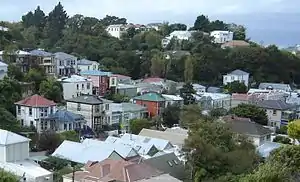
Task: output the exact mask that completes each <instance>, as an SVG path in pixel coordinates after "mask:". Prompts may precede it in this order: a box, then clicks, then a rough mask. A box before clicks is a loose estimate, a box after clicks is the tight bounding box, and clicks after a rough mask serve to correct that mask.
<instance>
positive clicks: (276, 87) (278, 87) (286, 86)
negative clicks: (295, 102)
mask: <svg viewBox="0 0 300 182" xmlns="http://www.w3.org/2000/svg"><path fill="white" fill-rule="evenodd" d="M258 88H259V89H269V90H283V91H291V86H290V85H289V84H284V83H260V84H259V86H258Z"/></svg>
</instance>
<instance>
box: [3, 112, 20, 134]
mask: <svg viewBox="0 0 300 182" xmlns="http://www.w3.org/2000/svg"><path fill="white" fill-rule="evenodd" d="M20 126H21V125H20V123H18V122H17V119H16V117H15V116H14V115H13V114H12V113H10V112H9V111H7V110H6V109H4V108H3V107H0V128H1V129H4V130H8V131H12V132H20V131H21V127H20Z"/></svg>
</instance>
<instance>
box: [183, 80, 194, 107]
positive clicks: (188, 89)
mask: <svg viewBox="0 0 300 182" xmlns="http://www.w3.org/2000/svg"><path fill="white" fill-rule="evenodd" d="M195 93H196V91H195V90H194V88H193V85H192V84H191V83H186V84H184V85H183V86H182V88H181V89H180V96H181V97H182V98H183V99H184V104H185V105H188V104H194V103H195V102H196V99H195V97H194V96H193V94H195Z"/></svg>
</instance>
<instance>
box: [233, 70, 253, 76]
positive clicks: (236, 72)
mask: <svg viewBox="0 0 300 182" xmlns="http://www.w3.org/2000/svg"><path fill="white" fill-rule="evenodd" d="M229 74H230V75H248V74H249V73H247V72H245V71H243V70H240V69H237V70H234V71H232V72H231V73H229Z"/></svg>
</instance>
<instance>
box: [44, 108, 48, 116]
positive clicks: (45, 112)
mask: <svg viewBox="0 0 300 182" xmlns="http://www.w3.org/2000/svg"><path fill="white" fill-rule="evenodd" d="M47 115H48V108H44V116H47Z"/></svg>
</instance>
